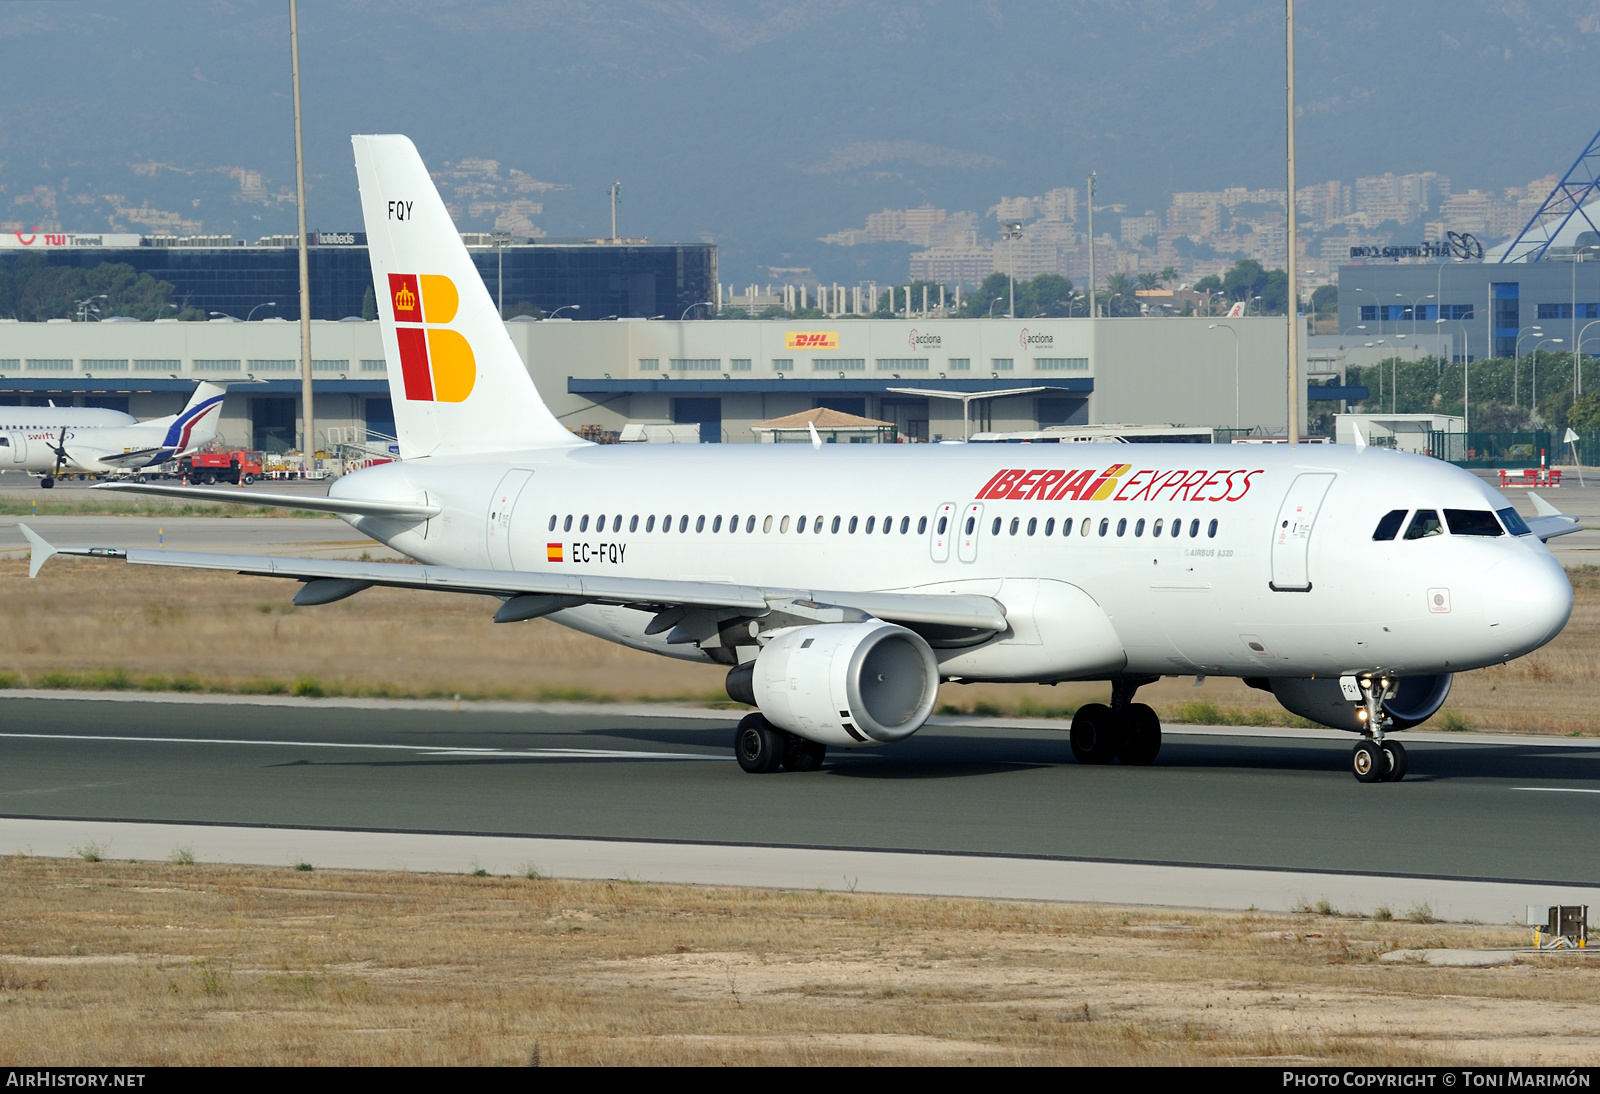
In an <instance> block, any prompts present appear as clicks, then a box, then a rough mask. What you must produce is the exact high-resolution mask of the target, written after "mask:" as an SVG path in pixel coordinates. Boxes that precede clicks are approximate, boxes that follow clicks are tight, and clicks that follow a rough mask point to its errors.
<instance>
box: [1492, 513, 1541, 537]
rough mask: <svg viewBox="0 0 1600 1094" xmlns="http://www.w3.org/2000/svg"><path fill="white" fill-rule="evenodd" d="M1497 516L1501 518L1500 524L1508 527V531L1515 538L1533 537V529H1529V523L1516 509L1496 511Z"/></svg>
mask: <svg viewBox="0 0 1600 1094" xmlns="http://www.w3.org/2000/svg"><path fill="white" fill-rule="evenodd" d="M1495 515H1496V516H1497V517H1499V518H1500V523H1501V524H1504V525H1505V526H1506V531H1508V532H1510V533H1511V534H1512V535H1514V536H1531V535H1533V529H1532V528H1529V527H1528V522H1527V521H1525V520H1523V519H1522V515H1521V514H1520V513H1518V512H1517V511H1516V510H1515V509H1512V508H1509V507H1507V508H1505V509H1497V510H1495Z"/></svg>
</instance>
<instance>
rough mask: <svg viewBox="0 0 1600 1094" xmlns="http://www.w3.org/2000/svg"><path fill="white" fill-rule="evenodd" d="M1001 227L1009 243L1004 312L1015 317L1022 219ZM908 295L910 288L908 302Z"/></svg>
mask: <svg viewBox="0 0 1600 1094" xmlns="http://www.w3.org/2000/svg"><path fill="white" fill-rule="evenodd" d="M1002 227H1003V231H1001V233H1000V238H1001V239H1004V240H1005V241H1006V242H1007V243H1008V244H1009V245H1010V246H1009V247H1008V248H1007V250H1008V252H1009V253H1010V258H1011V273H1010V274H1009V275H1008V278H1007V279H1008V280H1009V281H1010V283H1011V307H1010V308H1009V309H1007V312H1006V314H1007V315H1008V316H1009V317H1010V318H1012V319H1015V318H1016V317H1017V240H1019V239H1021V238H1022V221H1020V220H1008V221H1006V222H1005V223H1004V225H1002ZM910 297H911V290H910V289H907V290H906V299H907V302H908V303H909V302H910Z"/></svg>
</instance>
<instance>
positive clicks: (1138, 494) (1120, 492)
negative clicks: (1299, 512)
mask: <svg viewBox="0 0 1600 1094" xmlns="http://www.w3.org/2000/svg"><path fill="white" fill-rule="evenodd" d="M1261 473H1262V469H1260V468H1257V469H1255V470H1253V471H1252V470H1246V469H1243V468H1240V469H1238V470H1233V471H1156V470H1151V469H1146V470H1143V471H1135V470H1133V465H1132V464H1129V463H1116V464H1112V465H1111V466H1110V467H1108V468H1106V469H1105V470H1103V471H1093V470H1089V471H1061V470H1058V469H1055V468H1039V469H1038V470H1034V471H1028V470H1023V469H1008V470H1005V471H1001V472H998V473H997V474H996V475H995V476H994V477H993V478H992V479H990V480H989V481H988V482H986V483H984V484H983V487H982V489H980V490H979V491H978V492H977V494H975V495H973V496H974V498H975V499H977V500H979V501H983V500H997V501H998V500H1002V499H1003V500H1007V501H1062V500H1066V499H1071V500H1072V501H1238V500H1239V499H1240V498H1242V497H1244V496H1245V495H1246V494H1248V493H1249V492H1250V480H1251V479H1253V478H1254V477H1255V476H1256V475H1259V474H1261Z"/></svg>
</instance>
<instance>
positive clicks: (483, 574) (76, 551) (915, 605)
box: [17, 488, 1008, 644]
mask: <svg viewBox="0 0 1600 1094" xmlns="http://www.w3.org/2000/svg"><path fill="white" fill-rule="evenodd" d="M179 491H180V493H188V492H189V491H184V490H182V488H179ZM323 500H331V499H323ZM17 527H18V528H20V529H21V530H22V534H23V535H24V536H25V537H27V540H28V543H29V544H30V546H31V547H32V553H31V556H30V561H29V567H28V576H29V577H34V576H36V575H37V574H38V572H39V570H40V568H41V567H42V566H43V565H44V564H45V563H46V562H47V561H49V560H50V558H51V557H52V556H54V555H58V554H62V555H85V556H90V557H97V558H114V559H121V560H123V561H124V562H127V563H129V564H131V565H135V566H175V567H179V568H183V569H201V570H228V571H232V572H233V573H238V574H250V575H254V576H259V577H285V578H293V579H295V580H297V581H302V582H304V583H305V584H304V585H303V586H302V587H301V588H300V591H299V592H298V593H296V594H295V598H294V600H295V603H296V604H300V605H309V604H328V603H332V602H333V601H335V600H342V599H344V598H345V597H347V596H352V595H354V594H355V593H359V592H361V591H362V590H363V589H369V588H371V587H372V586H374V585H383V586H388V587H390V588H399V589H421V590H429V591H435V592H452V593H476V594H479V595H484V596H493V597H497V598H499V599H500V600H502V601H504V603H503V604H502V605H501V606H500V609H499V610H498V611H497V612H496V613H495V621H496V622H499V623H510V622H515V621H518V620H522V619H534V618H537V617H539V616H541V615H549V614H550V613H551V612H557V611H561V610H562V609H563V608H571V607H576V606H578V605H580V604H617V605H622V606H625V607H630V608H637V609H640V610H642V611H649V612H653V613H655V618H654V619H653V620H651V622H650V623H649V624H648V625H647V626H646V627H645V633H646V634H660V633H662V632H663V631H665V632H668V634H667V639H666V641H667V642H668V643H669V644H677V643H688V642H696V641H701V640H704V639H706V638H709V637H710V636H711V635H712V634H714V633H716V631H717V629H718V628H719V627H721V626H724V625H726V624H727V623H728V622H730V621H732V620H735V619H739V618H749V619H765V620H768V625H769V626H770V625H771V624H773V623H780V624H781V623H784V621H786V620H789V619H792V620H793V623H794V625H801V624H804V623H808V622H809V623H833V622H848V621H852V620H861V619H865V618H868V617H874V618H878V619H883V620H887V621H888V622H891V623H899V624H901V625H903V626H906V627H908V628H910V629H912V630H917V631H919V632H928V636H929V637H930V640H936V641H937V642H938V643H939V644H964V643H966V642H970V641H981V640H982V639H985V638H988V637H991V636H992V635H995V634H998V633H1000V632H1001V631H1004V630H1005V629H1006V627H1007V626H1008V624H1007V622H1006V614H1005V609H1004V608H1002V607H1001V605H1000V604H999V602H997V601H995V600H993V599H992V598H990V597H987V596H968V595H959V594H949V595H947V594H942V593H916V592H910V593H901V592H851V591H842V590H822V589H776V588H761V587H757V586H751V585H734V584H728V583H723V582H715V581H674V580H659V579H652V578H627V577H591V576H578V575H569V574H545V573H532V572H527V571H520V570H471V569H463V568H459V567H451V566H412V565H407V564H404V563H396V562H350V561H342V560H334V559H309V558H275V557H272V556H268V555H224V554H209V553H201V552H185V551H152V550H144V549H138V548H122V547H55V546H53V545H51V544H50V543H47V542H46V541H45V540H44V538H43V537H41V536H40V535H39V534H38V533H37V532H35V531H34V530H33V529H31V528H29V527H28V526H27V525H25V524H19V525H18V526H17ZM774 617H776V618H774Z"/></svg>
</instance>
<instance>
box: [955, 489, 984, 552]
mask: <svg viewBox="0 0 1600 1094" xmlns="http://www.w3.org/2000/svg"><path fill="white" fill-rule="evenodd" d="M982 532H983V503H982V502H976V501H975V502H973V503H972V504H971V505H969V506H967V511H966V512H965V513H963V514H961V527H960V528H958V529H956V533H957V535H959V536H960V540H959V542H960V546H959V547H958V548H957V549H956V553H957V555H958V556H959V557H960V559H961V561H962V562H976V561H977V559H978V536H979V535H980V534H981V533H982Z"/></svg>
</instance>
